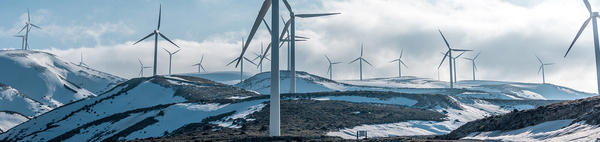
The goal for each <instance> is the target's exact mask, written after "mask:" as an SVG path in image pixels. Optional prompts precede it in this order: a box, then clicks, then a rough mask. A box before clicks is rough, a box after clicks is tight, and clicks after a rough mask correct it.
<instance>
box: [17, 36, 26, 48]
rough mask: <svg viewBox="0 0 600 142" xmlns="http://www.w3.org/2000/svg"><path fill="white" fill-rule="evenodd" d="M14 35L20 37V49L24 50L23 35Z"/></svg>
mask: <svg viewBox="0 0 600 142" xmlns="http://www.w3.org/2000/svg"><path fill="white" fill-rule="evenodd" d="M15 37H20V38H21V50H25V35H15Z"/></svg>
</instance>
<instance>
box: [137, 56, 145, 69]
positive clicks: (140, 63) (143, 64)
mask: <svg viewBox="0 0 600 142" xmlns="http://www.w3.org/2000/svg"><path fill="white" fill-rule="evenodd" d="M138 62H140V65H141V66H142V67H144V64H142V60H140V58H138Z"/></svg>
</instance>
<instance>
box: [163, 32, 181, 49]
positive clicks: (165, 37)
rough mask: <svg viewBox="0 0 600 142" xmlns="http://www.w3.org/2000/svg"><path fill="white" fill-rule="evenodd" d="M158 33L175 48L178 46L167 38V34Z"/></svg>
mask: <svg viewBox="0 0 600 142" xmlns="http://www.w3.org/2000/svg"><path fill="white" fill-rule="evenodd" d="M158 35H160V36H161V37H162V38H163V39H165V40H167V41H169V42H170V43H171V44H173V45H175V46H176V47H177V48H180V47H179V45H177V44H175V43H174V42H173V41H171V40H170V39H169V38H167V36H165V35H163V34H162V33H158Z"/></svg>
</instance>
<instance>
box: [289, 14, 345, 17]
mask: <svg viewBox="0 0 600 142" xmlns="http://www.w3.org/2000/svg"><path fill="white" fill-rule="evenodd" d="M337 14H342V13H315V14H296V17H300V18H310V17H320V16H329V15H337Z"/></svg>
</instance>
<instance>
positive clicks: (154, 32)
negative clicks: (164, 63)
mask: <svg viewBox="0 0 600 142" xmlns="http://www.w3.org/2000/svg"><path fill="white" fill-rule="evenodd" d="M161 11H162V5H159V7H158V26H157V27H156V30H154V31H153V32H152V33H150V34H148V35H147V36H146V37H144V38H142V39H140V40H138V41H137V42H135V43H133V45H135V44H137V43H139V42H141V41H143V40H144V39H146V38H148V37H150V36H154V66H153V68H152V69H153V70H152V75H153V76H154V75H156V54H157V51H158V36H160V37H162V38H163V39H165V40H167V41H169V42H170V43H171V44H173V45H175V46H176V47H177V48H179V46H178V45H177V44H175V43H174V42H173V41H171V40H170V39H169V38H167V36H165V35H163V34H162V33H160V31H159V30H160V17H161Z"/></svg>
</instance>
